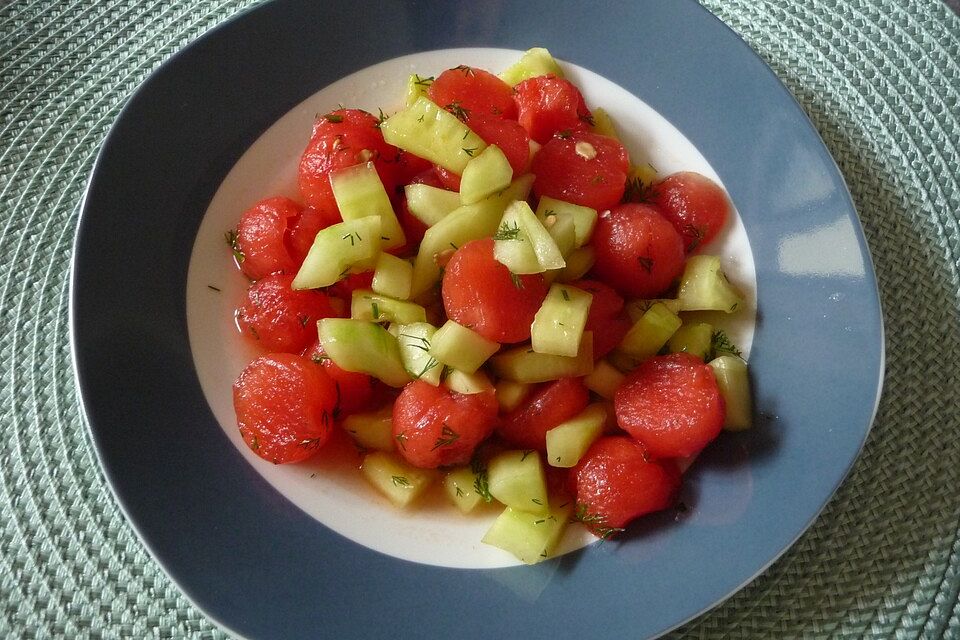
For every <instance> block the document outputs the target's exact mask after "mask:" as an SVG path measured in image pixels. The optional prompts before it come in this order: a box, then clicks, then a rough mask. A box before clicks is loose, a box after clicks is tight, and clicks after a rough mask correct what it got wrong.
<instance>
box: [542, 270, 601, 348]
mask: <svg viewBox="0 0 960 640" xmlns="http://www.w3.org/2000/svg"><path fill="white" fill-rule="evenodd" d="M592 301H593V295H591V294H590V293H588V292H586V291H584V290H583V289H578V288H576V287H572V286H570V285H567V284H553V285H550V290H549V292H548V293H547V297H546V298H544V300H543V304H541V305H540V309H539V310H538V311H537V313H536V315H535V316H534V319H533V324H532V325H530V342H531V345H532V347H533V350H534V351H536V352H537V353H546V354H551V355H556V356H567V357H574V356H576V355H577V352H578V351H579V350H580V339H581V338H582V336H583V331H584V328H585V327H586V325H587V315H588V314H589V313H590V304H591V302H592Z"/></svg>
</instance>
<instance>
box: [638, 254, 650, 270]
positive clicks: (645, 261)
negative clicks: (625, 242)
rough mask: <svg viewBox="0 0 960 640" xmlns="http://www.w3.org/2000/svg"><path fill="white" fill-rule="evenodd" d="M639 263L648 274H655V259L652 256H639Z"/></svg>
mask: <svg viewBox="0 0 960 640" xmlns="http://www.w3.org/2000/svg"><path fill="white" fill-rule="evenodd" d="M637 262H639V263H640V268H641V269H643V270H644V271H646V272H647V273H652V272H653V258H651V257H650V256H637Z"/></svg>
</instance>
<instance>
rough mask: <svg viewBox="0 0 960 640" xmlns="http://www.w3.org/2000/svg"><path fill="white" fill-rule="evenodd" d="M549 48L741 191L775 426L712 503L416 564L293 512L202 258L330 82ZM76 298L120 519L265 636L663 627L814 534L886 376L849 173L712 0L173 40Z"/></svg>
mask: <svg viewBox="0 0 960 640" xmlns="http://www.w3.org/2000/svg"><path fill="white" fill-rule="evenodd" d="M531 46H546V47H548V48H549V49H550V50H551V51H552V52H553V53H554V54H555V55H556V56H557V57H559V58H562V59H564V60H567V61H570V62H573V63H576V64H578V65H581V66H583V67H586V68H588V69H590V70H592V71H594V72H596V73H599V74H600V75H602V76H604V77H606V78H608V79H609V80H611V81H613V82H615V83H616V84H618V85H620V86H621V87H624V88H626V89H627V90H629V91H631V92H634V93H635V94H636V95H639V96H641V97H642V99H643V100H644V101H645V102H646V103H647V104H649V105H650V106H652V107H653V108H654V109H656V110H657V111H658V112H659V113H660V114H662V115H663V116H665V117H666V118H667V119H668V120H670V122H671V123H672V124H673V125H675V126H676V127H677V128H678V129H679V130H680V131H682V132H683V134H685V135H686V137H687V138H688V139H689V140H690V141H692V142H693V144H694V145H696V147H697V148H698V149H699V150H700V152H701V153H702V154H703V155H704V156H705V157H706V159H707V160H708V161H709V163H710V164H711V165H712V167H713V168H714V169H715V170H716V171H717V173H718V175H719V176H720V178H721V179H722V181H723V182H724V184H725V185H726V187H727V189H728V191H729V193H730V195H731V197H732V199H733V201H734V203H735V204H736V206H737V208H738V210H739V212H740V215H741V217H742V220H743V224H744V227H745V228H746V231H747V234H748V236H749V240H750V244H751V247H752V251H753V259H754V262H755V266H756V278H757V296H758V301H759V302H758V321H757V327H756V333H755V336H754V342H753V349H752V354H751V362H750V365H751V371H752V375H753V380H754V394H755V400H756V405H757V406H756V410H757V415H758V424H757V426H756V427H755V428H754V429H753V430H752V431H750V432H746V433H743V434H739V435H730V434H726V435H724V436H723V437H721V439H720V440H719V441H718V442H717V443H715V444H714V445H712V446H711V447H710V448H709V449H708V450H707V452H706V453H705V454H704V455H703V456H702V458H701V459H700V460H699V461H698V463H697V465H696V466H695V467H694V469H693V470H692V471H691V472H690V474H689V475H688V481H687V485H686V489H685V491H686V493H685V499H686V500H687V501H688V503H689V506H690V509H691V511H692V512H694V513H699V514H700V515H701V516H702V517H697V518H691V517H680V518H677V517H675V514H673V513H671V514H667V515H664V516H661V517H654V518H651V519H647V520H645V521H643V522H642V523H640V525H639V526H637V527H634V528H632V529H631V532H630V534H629V535H627V536H624V537H623V538H622V539H620V540H618V541H615V542H607V543H604V544H600V545H593V546H590V547H587V548H585V549H582V550H580V551H577V552H574V553H570V554H567V555H565V556H563V557H561V558H559V559H556V560H552V561H549V562H546V563H543V564H540V565H536V566H534V567H509V568H499V569H486V570H477V569H474V570H466V569H449V568H442V567H436V566H429V565H425V564H419V563H413V562H407V561H403V560H397V559H395V558H393V557H390V556H387V555H383V554H380V553H377V552H374V551H371V550H369V549H367V548H366V547H363V546H360V545H358V544H356V543H354V542H351V541H350V540H348V539H346V538H344V537H341V536H339V535H337V534H335V533H333V532H332V531H330V530H329V529H327V528H326V527H325V526H323V525H322V524H320V523H319V522H317V521H316V520H314V519H313V518H311V517H309V516H308V515H306V514H305V513H304V512H302V511H301V510H299V509H298V508H296V507H295V506H293V504H291V503H290V502H288V501H287V500H285V499H284V498H283V497H282V496H281V495H280V494H279V493H277V492H276V491H275V490H274V489H273V488H272V487H271V486H270V485H269V484H268V483H267V482H266V481H265V480H264V479H263V478H262V477H261V476H260V475H259V474H258V473H256V472H255V470H254V469H253V468H252V467H251V466H250V465H249V464H248V463H246V462H245V461H244V460H243V459H242V458H241V456H240V455H239V453H238V451H237V450H236V448H234V447H233V446H232V445H231V444H230V443H229V441H228V439H227V438H226V436H225V434H224V432H223V431H222V429H220V428H219V426H218V425H217V423H216V421H215V419H214V417H213V415H212V413H211V410H210V408H209V406H208V404H207V402H206V400H205V398H204V395H203V393H202V391H201V388H200V384H199V381H198V378H197V374H196V371H195V368H194V364H193V359H192V355H191V349H190V344H189V341H188V338H187V328H186V324H187V322H186V309H185V306H186V300H185V293H184V292H185V283H186V278H187V267H188V261H189V258H190V251H191V248H192V245H193V242H194V237H195V234H196V231H197V228H198V225H199V224H200V221H201V218H202V216H203V214H204V211H205V210H206V207H207V205H208V203H209V202H210V200H211V197H212V196H213V194H214V192H215V191H216V189H217V187H218V185H219V184H220V182H221V181H222V180H223V178H224V176H225V175H226V173H227V172H228V171H229V170H230V168H231V166H232V165H233V164H234V163H235V162H236V161H237V159H238V158H239V156H240V155H241V154H242V153H243V152H244V150H245V149H246V148H247V147H248V145H250V143H251V142H252V141H253V140H255V139H256V138H257V137H258V136H259V134H260V133H261V132H263V131H264V130H265V129H266V128H267V127H269V126H270V125H271V123H273V122H274V121H275V120H276V119H277V118H279V117H280V116H281V115H283V114H284V113H285V112H286V111H288V110H289V109H290V108H291V107H292V106H294V105H295V104H297V103H298V102H300V101H301V100H303V99H304V98H305V97H306V96H308V95H310V94H312V93H314V92H315V91H317V90H318V89H319V88H321V87H323V86H325V85H327V84H329V83H331V82H333V81H334V80H336V79H338V78H341V77H343V76H346V75H348V74H349V73H351V72H354V71H356V70H358V69H361V68H363V67H366V66H368V65H371V64H373V63H375V62H378V61H381V60H385V59H390V58H394V57H397V56H401V55H405V54H410V53H416V52H418V51H427V50H434V49H444V48H453V47H499V48H508V49H517V50H524V49H526V48H529V47H531ZM70 311H71V330H72V340H73V355H74V364H75V368H76V373H77V380H78V385H79V388H80V393H81V398H82V403H83V408H84V412H85V415H86V418H87V421H88V423H89V426H90V430H91V435H92V438H93V442H94V444H95V447H96V449H97V452H98V455H99V459H100V462H101V464H102V466H103V469H104V472H105V474H106V477H107V479H108V481H109V483H110V486H111V488H112V489H113V491H114V494H115V496H116V498H117V500H118V502H119V504H120V506H121V508H122V509H123V511H124V512H125V514H126V515H127V517H128V518H129V520H130V522H131V523H132V525H133V527H134V528H135V529H136V531H137V533H138V534H139V535H140V537H141V539H142V540H143V542H144V544H145V545H146V547H147V548H148V549H149V551H150V553H151V554H152V555H153V557H154V558H155V559H156V560H157V561H158V563H159V564H160V565H161V566H162V567H163V568H164V570H165V571H166V572H167V573H168V574H169V575H170V577H171V578H172V579H173V580H174V581H175V582H176V583H177V585H178V586H179V587H180V588H181V589H182V590H183V592H184V593H185V594H186V595H187V597H189V598H190V599H191V600H192V601H193V602H194V603H196V604H197V606H199V607H200V608H201V609H202V610H203V611H204V612H205V613H206V614H207V615H209V616H210V617H211V618H212V619H213V620H215V621H217V622H218V623H219V624H221V625H223V626H224V627H225V628H227V629H229V630H231V631H232V632H234V633H236V634H238V635H242V636H248V637H256V638H317V637H339V638H343V637H357V638H380V637H383V638H387V637H389V638H399V637H462V638H474V637H476V638H480V637H550V636H554V637H572V636H575V635H576V636H582V637H606V636H610V637H613V636H618V637H631V638H644V637H653V636H656V635H658V634H660V633H663V632H665V631H666V630H668V629H671V628H673V627H675V626H677V625H678V624H681V623H682V622H684V621H686V620H688V619H690V618H691V617H693V616H695V615H697V614H698V613H701V612H703V611H705V610H707V609H709V608H710V607H711V606H713V605H715V604H716V603H718V602H720V601H722V600H723V599H724V598H726V597H728V596H729V595H730V594H732V593H733V592H734V591H735V590H737V589H738V588H740V587H742V586H743V585H744V584H746V583H747V582H749V581H750V580H751V579H753V578H754V577H755V576H757V575H758V574H759V573H760V572H761V571H763V569H764V568H765V567H767V566H768V565H769V564H770V563H771V562H773V561H774V560H775V559H776V558H777V557H778V556H779V555H780V554H782V553H783V552H784V551H785V550H786V549H787V548H788V547H789V546H790V545H791V544H792V543H793V542H794V541H795V540H796V539H797V538H798V537H799V536H800V534H801V533H802V532H803V531H804V530H805V529H806V528H807V527H808V526H809V525H810V524H811V523H812V522H813V520H814V519H815V518H816V516H817V514H818V513H819V512H820V510H821V509H822V508H823V506H824V505H825V504H826V502H827V501H828V500H829V499H830V497H831V495H832V494H833V492H834V491H835V490H836V488H837V487H838V486H839V484H840V483H841V482H842V480H843V478H844V477H845V475H846V474H847V472H848V471H849V469H850V467H851V465H852V464H853V461H854V460H855V458H856V456H857V454H858V453H859V451H860V449H861V447H862V445H863V442H864V439H865V438H866V435H867V432H868V431H869V428H870V424H871V421H872V418H873V415H874V412H875V409H876V403H877V400H878V396H879V393H880V386H881V381H882V372H883V329H882V322H881V314H880V307H879V301H878V295H877V288H876V281H875V277H874V274H873V270H872V266H871V263H870V257H869V254H868V251H867V247H866V244H865V242H864V238H863V233H862V230H861V228H860V225H859V222H858V220H857V216H856V212H855V210H854V208H853V205H852V203H851V200H850V196H849V194H848V192H847V189H846V187H845V185H844V181H843V177H842V176H841V175H840V173H839V171H838V169H837V167H836V165H835V164H834V162H833V160H832V159H831V158H830V155H829V153H828V152H827V149H826V148H825V147H824V145H823V143H822V142H821V140H820V138H819V137H818V136H817V133H816V131H815V130H814V129H813V127H812V126H811V124H810V122H809V121H808V119H807V118H806V116H805V115H804V114H803V112H802V111H801V109H800V108H799V106H798V105H797V104H796V102H795V101H794V100H793V98H792V97H791V96H790V94H789V93H788V92H787V91H786V90H785V89H784V87H783V86H782V85H781V84H780V83H779V82H778V81H777V79H776V77H775V76H774V75H773V73H772V72H771V71H770V70H769V69H768V68H767V67H766V66H765V65H764V64H763V63H762V62H761V61H760V59H759V58H757V56H756V55H754V53H753V52H752V51H751V50H750V49H749V48H748V47H747V46H746V45H745V44H744V43H743V42H742V41H740V40H739V39H738V38H737V37H736V35H734V34H733V33H732V32H731V31H730V30H729V29H727V28H726V27H725V26H724V25H723V24H722V23H720V22H719V21H718V20H716V19H715V18H714V17H713V16H711V15H710V14H709V13H708V12H707V11H705V10H704V9H703V8H701V7H700V6H699V5H698V4H697V3H696V2H693V1H692V0H678V1H674V2H660V1H658V0H647V1H639V2H637V1H634V2H622V3H615V2H611V3H580V2H573V1H569V2H568V1H565V0H553V1H551V2H537V1H530V0H527V1H524V2H519V1H518V2H512V1H503V2H493V3H488V4H484V5H482V6H481V5H478V4H477V3H469V2H450V1H447V0H435V1H429V0H422V1H413V0H411V1H409V2H402V1H395V2H391V3H382V2H373V1H365V0H360V1H357V2H352V3H349V5H340V6H335V5H333V4H332V3H325V2H294V1H286V0H281V1H277V2H272V3H269V4H265V5H261V6H258V7H256V8H254V9H252V10H250V11H248V12H246V13H244V14H242V15H240V16H239V17H237V18H235V19H233V20H231V21H230V22H228V23H226V24H224V25H223V26H221V27H219V28H217V29H215V30H213V31H211V32H210V33H209V34H207V35H205V36H203V37H202V38H200V39H199V40H197V41H196V42H195V43H193V44H192V45H190V46H188V47H186V48H185V49H184V50H183V51H181V52H180V53H178V54H177V55H175V56H173V57H172V58H171V59H170V60H169V61H168V62H166V63H165V64H164V65H162V66H161V68H160V69H159V70H158V71H157V72H156V73H154V74H153V75H152V76H151V77H150V78H149V80H148V81H147V82H145V83H144V85H143V86H142V87H141V88H140V89H139V90H138V91H137V92H136V93H135V95H134V96H133V97H132V98H131V99H130V101H129V103H128V104H127V105H126V107H125V108H124V110H123V112H122V113H121V114H120V116H119V117H118V119H117V121H116V123H115V125H114V127H113V129H112V130H111V132H110V134H109V135H108V137H107V139H106V141H105V142H104V145H103V148H102V150H101V153H100V156H99V158H98V160H97V163H96V166H95V170H94V172H93V174H92V176H91V179H90V183H89V188H88V190H87V194H86V198H85V201H84V206H83V212H82V215H81V219H80V226H79V230H78V235H77V241H76V247H75V254H74V265H73V274H72V287H71V307H70Z"/></svg>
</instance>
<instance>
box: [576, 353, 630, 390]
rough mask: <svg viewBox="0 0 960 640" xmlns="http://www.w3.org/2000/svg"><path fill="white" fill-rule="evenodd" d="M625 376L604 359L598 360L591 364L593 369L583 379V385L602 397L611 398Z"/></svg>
mask: <svg viewBox="0 0 960 640" xmlns="http://www.w3.org/2000/svg"><path fill="white" fill-rule="evenodd" d="M624 377H625V376H624V375H623V374H622V373H620V371H618V370H617V369H616V368H615V367H614V366H613V365H611V364H610V363H609V362H607V361H606V360H599V361H597V363H596V364H594V365H593V371H591V372H590V375H588V376H586V377H585V378H584V379H583V384H584V386H586V387H587V389H590V391H593V392H594V393H596V394H597V395H599V396H600V397H602V398H606V399H607V400H612V399H613V395H614V394H615V393H616V392H617V387H619V386H620V383H621V382H623V378H624Z"/></svg>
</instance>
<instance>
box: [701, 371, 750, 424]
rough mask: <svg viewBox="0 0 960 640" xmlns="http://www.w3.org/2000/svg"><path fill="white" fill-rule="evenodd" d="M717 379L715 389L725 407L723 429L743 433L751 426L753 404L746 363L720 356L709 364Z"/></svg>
mask: <svg viewBox="0 0 960 640" xmlns="http://www.w3.org/2000/svg"><path fill="white" fill-rule="evenodd" d="M708 364H709V365H710V367H711V368H712V369H713V375H714V376H715V377H716V379H717V387H719V388H720V395H721V396H723V400H724V402H725V403H726V406H727V418H726V422H725V423H724V425H723V427H724V429H727V430H728V431H743V430H745V429H749V428H750V427H751V426H752V425H753V402H752V401H751V397H750V377H749V376H748V375H747V363H746V362H744V361H743V359H741V358H738V357H737V356H720V357H719V358H714V359H713V360H711V361H710V362H709V363H708Z"/></svg>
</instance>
